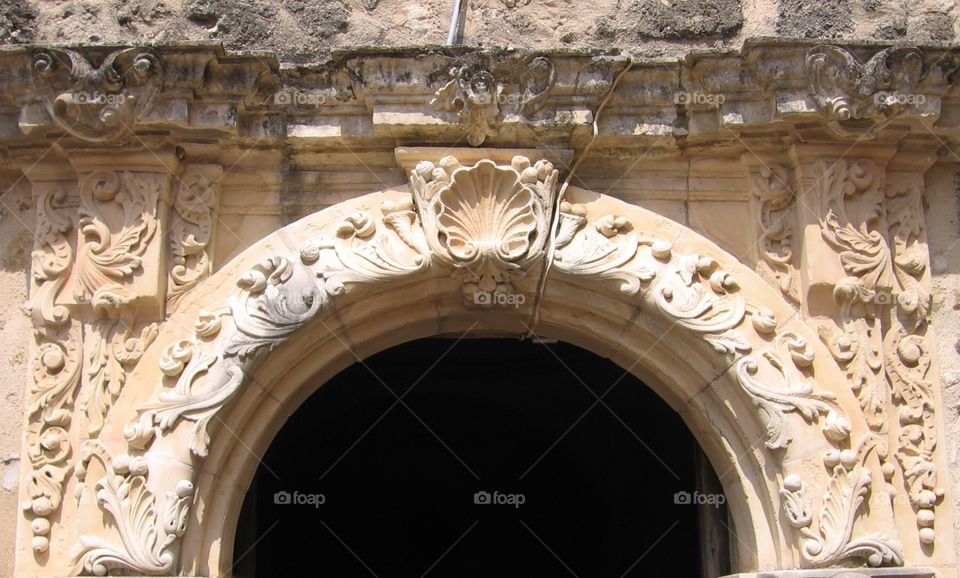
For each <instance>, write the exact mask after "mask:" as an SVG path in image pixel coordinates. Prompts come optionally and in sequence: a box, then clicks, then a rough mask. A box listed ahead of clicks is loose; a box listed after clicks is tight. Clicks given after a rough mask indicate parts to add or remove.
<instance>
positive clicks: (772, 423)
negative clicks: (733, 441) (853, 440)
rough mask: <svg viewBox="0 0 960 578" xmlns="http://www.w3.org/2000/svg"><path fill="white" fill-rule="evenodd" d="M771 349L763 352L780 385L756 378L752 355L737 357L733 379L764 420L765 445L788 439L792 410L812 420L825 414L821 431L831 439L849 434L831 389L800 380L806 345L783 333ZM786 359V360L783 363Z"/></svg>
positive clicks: (809, 359) (809, 358)
mask: <svg viewBox="0 0 960 578" xmlns="http://www.w3.org/2000/svg"><path fill="white" fill-rule="evenodd" d="M775 345H776V348H775V349H771V350H768V351H766V352H764V353H763V357H764V358H765V359H766V360H767V361H768V362H769V363H770V365H771V366H773V367H774V368H775V369H776V371H777V372H778V373H779V375H780V377H781V378H782V380H783V385H782V386H779V387H777V386H771V385H769V384H767V383H766V382H765V381H764V380H761V379H760V378H759V377H758V372H759V364H758V362H757V359H756V358H755V357H752V356H748V357H743V358H741V359H740V360H739V361H738V362H737V365H736V374H737V381H738V382H739V383H740V387H741V388H743V390H744V391H745V392H746V393H747V394H748V395H749V396H750V397H751V399H752V400H753V402H754V403H755V404H756V405H757V407H758V408H760V411H762V412H763V413H764V415H765V416H766V419H767V439H766V442H765V444H766V446H767V447H768V448H770V449H782V448H785V447H787V445H789V444H790V442H791V441H792V439H793V438H792V437H791V434H790V427H789V425H788V423H787V418H786V415H785V414H787V413H790V412H795V413H797V414H799V415H800V416H802V417H803V419H804V420H805V421H806V422H808V423H812V422H815V421H816V420H817V419H818V418H819V416H821V415H825V416H826V419H825V420H824V428H823V433H824V436H825V437H827V438H828V439H830V440H833V441H842V440H844V439H847V438H848V437H849V436H850V431H851V424H850V420H849V419H848V418H847V417H846V416H844V415H843V413H842V412H841V410H840V408H839V407H838V406H837V404H836V396H835V395H834V394H833V393H831V392H817V391H815V389H814V382H813V381H812V380H805V379H803V375H802V373H801V368H804V367H808V366H810V365H811V364H812V363H813V359H814V357H813V356H814V354H813V349H812V348H811V347H810V345H809V344H808V343H807V342H806V341H805V340H804V339H803V338H802V337H800V336H799V335H797V334H795V333H793V332H785V333H781V334H779V335H777V337H776V340H775ZM787 360H789V363H788V362H787Z"/></svg>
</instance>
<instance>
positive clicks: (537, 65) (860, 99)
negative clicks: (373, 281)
mask: <svg viewBox="0 0 960 578" xmlns="http://www.w3.org/2000/svg"><path fill="white" fill-rule="evenodd" d="M628 62H629V59H628V58H626V57H623V56H617V55H614V54H604V53H586V54H584V53H555V54H546V53H532V52H524V51H509V50H508V51H482V50H470V49H464V48H449V49H442V50H440V49H437V50H429V51H425V52H422V53H417V52H413V53H412V52H411V51H410V50H406V51H398V50H366V51H364V52H362V53H356V52H341V53H337V54H336V55H335V57H334V60H333V61H332V62H331V63H329V64H328V65H326V66H324V67H318V68H314V69H300V68H294V69H281V67H280V66H279V64H278V63H277V61H276V60H275V59H274V58H273V57H270V56H268V55H259V54H250V55H236V56H234V55H228V54H226V53H225V52H224V51H223V50H222V48H220V47H218V46H215V45H185V46H170V47H150V48H136V47H134V48H123V49H106V48H100V47H77V48H72V49H66V48H63V49H60V48H15V49H8V50H6V51H4V52H0V68H2V69H5V70H10V71H12V72H13V74H12V75H11V80H10V81H9V82H7V83H5V86H4V88H3V90H2V91H0V137H2V138H14V139H24V137H25V136H26V137H29V139H30V140H33V139H38V140H43V139H45V138H56V137H57V135H58V133H60V132H66V133H68V134H69V135H70V136H72V137H75V138H76V139H77V140H78V141H79V142H87V143H91V142H93V143H102V144H105V145H106V144H110V143H113V144H120V143H123V142H126V141H127V140H129V139H130V137H131V134H133V133H138V134H140V135H141V136H140V138H148V139H149V138H150V137H152V136H153V135H154V134H155V133H156V131H158V130H161V131H165V132H167V133H173V134H181V135H184V136H186V135H189V134H191V133H196V132H197V131H215V132H218V133H221V134H222V135H233V136H237V137H241V138H259V137H268V138H290V139H295V140H296V141H298V142H303V143H317V144H320V143H325V142H333V141H335V140H336V139H340V138H351V139H358V140H365V141H374V142H375V141H378V140H381V139H384V138H397V137H401V138H404V137H409V136H415V135H416V133H417V131H422V130H425V129H429V130H430V131H431V132H432V134H433V137H434V139H438V140H439V141H440V142H446V143H447V144H451V143H455V142H468V143H469V144H470V145H472V146H479V145H481V144H485V143H486V144H488V145H489V144H493V145H495V146H503V145H504V144H509V143H520V142H522V143H527V144H539V143H538V141H539V142H544V143H557V142H568V141H571V140H574V141H576V140H577V139H582V138H585V137H588V136H589V135H590V133H591V129H590V125H591V124H592V122H593V120H594V117H593V112H594V111H595V110H596V109H597V107H598V104H599V102H600V101H601V99H603V98H604V97H605V96H606V93H607V92H608V91H609V90H610V88H611V87H612V84H613V80H614V78H615V77H616V76H617V75H618V74H620V73H621V72H623V71H624V69H625V67H626V66H627V64H628ZM958 66H960V60H958V57H957V55H955V54H953V53H952V52H951V51H949V50H948V49H945V48H941V47H898V48H888V47H886V46H885V45H880V44H870V43H860V44H855V45H831V44H825V45H819V44H816V43H813V42H801V41H791V42H783V41H764V40H759V41H751V42H748V43H747V44H746V45H745V47H744V48H743V50H742V51H741V52H740V53H733V54H730V53H724V54H697V55H694V56H691V57H689V58H687V59H686V60H684V61H683V62H646V61H644V62H638V63H636V64H635V65H634V66H633V67H632V68H631V70H630V71H629V72H627V73H626V76H625V77H624V78H623V81H622V83H621V89H620V90H618V91H616V94H614V95H613V98H612V99H611V101H610V105H609V107H608V110H607V111H606V113H605V118H604V122H603V123H602V124H601V126H599V132H598V136H599V137H600V138H599V143H600V144H603V143H608V144H610V145H615V146H622V145H623V144H631V143H632V144H646V145H649V143H652V142H656V143H657V146H658V147H664V148H676V147H677V146H678V145H679V143H678V140H682V139H685V138H689V137H697V138H698V139H703V140H704V142H710V141H722V140H723V139H724V138H725V137H724V135H725V133H728V132H729V131H733V132H734V133H736V134H738V135H740V137H741V138H743V139H745V140H746V141H750V140H751V139H752V134H751V133H752V132H753V127H756V126H758V125H766V124H769V123H783V127H784V128H786V127H791V128H792V129H793V130H795V131H796V132H797V133H799V134H805V135H807V134H809V135H818V136H819V135H823V134H824V131H826V133H827V134H829V135H830V138H835V139H848V140H851V141H854V140H858V139H860V140H863V139H881V140H882V139H884V138H887V137H888V136H894V137H899V136H900V135H901V134H902V132H903V131H909V132H913V133H915V134H917V135H919V136H923V135H927V134H929V132H928V131H932V132H933V133H934V134H937V135H940V136H941V137H942V138H949V137H952V136H953V135H954V134H955V133H956V127H955V126H954V125H955V124H956V121H955V120H954V119H953V117H952V116H947V117H944V118H942V117H941V110H942V108H943V107H944V106H950V104H951V103H953V102H954V100H955V99H956V98H957V97H956V96H954V95H953V91H951V90H950V87H951V85H952V80H953V76H954V73H955V71H956V69H957V68H958ZM665 135H667V136H670V137H672V138H670V139H668V140H667V142H660V141H659V139H660V137H663V136H665ZM885 135H887V136H885Z"/></svg>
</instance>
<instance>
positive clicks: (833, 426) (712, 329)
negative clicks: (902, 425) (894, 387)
mask: <svg viewBox="0 0 960 578" xmlns="http://www.w3.org/2000/svg"><path fill="white" fill-rule="evenodd" d="M588 224H589V221H588V219H587V217H586V210H585V208H584V207H583V206H578V205H574V204H570V203H567V202H564V203H563V204H562V205H561V209H560V222H559V225H558V228H557V240H556V243H555V245H556V256H555V262H554V267H555V268H556V269H557V270H558V271H562V272H564V273H566V274H568V275H573V276H586V277H592V278H595V279H611V280H616V281H619V282H620V285H619V290H620V292H621V293H623V294H624V295H627V296H634V295H641V296H642V295H647V296H649V298H650V299H651V300H652V302H653V304H654V305H655V306H656V307H658V308H659V309H660V311H661V312H663V313H664V314H665V316H666V318H667V319H670V320H672V321H673V322H674V323H676V324H677V325H679V326H681V327H684V328H685V329H687V330H689V331H693V332H696V333H698V334H700V335H701V336H702V338H703V339H704V341H706V342H707V343H709V344H710V345H711V346H712V347H713V348H714V349H715V350H716V351H717V352H718V353H721V354H726V355H731V356H734V357H738V356H741V355H745V354H748V353H750V352H751V351H752V349H753V347H752V345H751V343H750V341H749V340H748V339H746V337H745V336H744V335H743V333H742V332H741V330H740V329H739V326H740V325H741V323H742V322H743V320H744V318H745V316H746V313H747V310H748V308H751V309H752V311H751V316H752V321H751V323H752V325H753V327H754V329H755V330H756V331H757V332H758V333H759V334H764V335H767V334H774V335H775V336H776V337H775V342H776V346H777V349H778V350H777V351H767V352H765V353H764V354H763V359H765V360H766V361H767V362H768V363H769V364H770V365H771V366H772V367H773V368H774V369H775V370H776V371H777V372H778V374H779V375H780V377H781V378H782V380H783V385H782V386H780V387H776V386H771V385H768V384H767V383H765V382H764V381H762V380H760V379H759V378H758V377H757V374H758V370H759V367H760V366H759V362H758V360H757V358H756V357H753V356H745V357H740V358H739V360H738V361H737V362H736V374H737V379H738V381H739V383H740V386H741V388H742V389H743V390H744V391H745V392H746V393H747V394H748V395H749V396H750V398H751V399H752V400H753V401H754V403H755V404H756V405H757V407H758V408H759V409H760V411H761V412H763V414H764V415H765V416H766V419H767V428H768V429H767V440H766V445H767V447H769V448H771V449H780V448H785V447H787V445H789V443H790V441H791V440H792V437H791V435H790V427H789V425H788V422H787V418H786V416H785V414H786V413H789V412H796V413H797V414H799V415H801V416H802V417H803V418H804V420H805V421H807V422H808V423H812V422H815V421H817V420H818V419H819V417H820V416H822V415H823V416H826V417H825V419H824V426H823V434H824V436H825V437H826V438H827V439H829V440H832V441H842V440H845V439H847V438H848V437H849V435H850V431H851V424H850V420H849V419H848V418H847V417H846V416H845V415H843V413H842V411H841V410H840V408H839V407H838V406H837V405H836V403H835V396H834V395H833V394H832V393H829V392H817V391H815V383H814V382H813V381H812V380H804V379H803V376H802V374H800V375H798V373H799V372H800V370H801V369H802V368H806V367H808V366H810V365H811V364H812V363H813V349H812V348H811V347H810V345H809V344H808V343H806V342H805V341H804V340H803V339H802V338H801V337H799V336H798V335H796V334H795V333H792V332H785V333H780V334H777V333H776V329H777V322H776V318H775V317H774V316H773V314H772V313H771V312H769V311H766V310H762V309H757V308H756V307H755V306H751V307H748V304H747V302H746V299H745V298H744V297H743V296H741V295H739V294H738V293H737V292H738V289H739V285H738V284H737V281H736V280H735V279H734V278H733V276H732V275H730V274H729V273H727V272H725V271H723V270H722V269H720V268H719V267H718V264H717V262H716V261H715V260H714V259H712V258H710V257H705V256H701V255H696V254H693V255H677V254H675V252H674V251H673V248H672V246H671V244H670V243H669V242H667V241H666V240H664V239H661V238H659V237H656V236H652V235H642V234H639V233H637V232H635V231H633V227H632V225H631V223H630V222H629V221H628V220H627V219H625V218H623V217H618V216H616V215H605V216H603V217H601V218H599V219H596V221H595V222H594V223H593V226H592V227H591V226H588ZM788 363H789V364H790V367H788Z"/></svg>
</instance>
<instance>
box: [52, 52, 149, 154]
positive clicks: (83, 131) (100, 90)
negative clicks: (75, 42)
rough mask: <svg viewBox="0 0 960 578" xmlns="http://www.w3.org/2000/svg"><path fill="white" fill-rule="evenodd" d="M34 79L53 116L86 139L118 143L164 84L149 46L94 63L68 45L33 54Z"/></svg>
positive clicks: (59, 123) (69, 130)
mask: <svg viewBox="0 0 960 578" xmlns="http://www.w3.org/2000/svg"><path fill="white" fill-rule="evenodd" d="M33 83H34V86H36V87H37V90H38V91H39V93H40V94H41V95H42V97H43V102H44V105H45V106H46V109H47V112H48V114H49V115H50V118H52V119H53V121H54V122H55V123H56V124H57V126H59V127H60V128H62V129H63V130H65V131H66V132H67V133H69V134H70V135H71V136H74V137H77V138H80V139H83V140H85V141H89V142H96V143H104V142H111V141H112V142H122V141H123V140H124V139H126V138H128V137H129V136H130V135H131V134H132V133H133V130H134V128H135V127H136V123H137V119H140V118H143V117H145V116H146V115H147V114H148V113H149V111H150V110H151V109H152V107H153V104H154V101H155V99H156V96H157V95H158V94H159V93H160V90H161V89H162V88H163V65H162V64H161V62H160V59H159V58H158V57H157V56H156V55H154V54H152V53H151V52H150V51H148V50H143V49H141V48H130V49H124V50H118V51H116V52H112V53H110V54H109V55H107V57H106V58H104V60H103V61H102V62H100V63H99V64H98V65H95V64H94V63H92V62H90V61H88V60H87V59H86V58H85V57H84V56H83V55H81V54H79V53H78V52H75V51H72V50H52V49H51V50H42V51H38V52H36V53H35V54H34V70H33Z"/></svg>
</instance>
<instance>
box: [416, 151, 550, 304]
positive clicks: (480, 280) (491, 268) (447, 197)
mask: <svg viewBox="0 0 960 578" xmlns="http://www.w3.org/2000/svg"><path fill="white" fill-rule="evenodd" d="M557 175H558V172H557V170H556V169H554V168H553V164H551V163H550V162H548V161H537V163H535V164H533V165H531V164H530V160H529V159H528V158H526V157H522V156H517V157H514V158H513V161H512V163H511V164H510V165H509V166H506V165H497V164H496V163H494V162H493V161H490V160H482V161H480V162H478V163H476V164H475V165H473V166H469V167H464V166H461V165H460V162H459V161H458V160H457V159H456V158H454V157H445V158H443V159H441V160H440V163H439V166H438V165H434V164H433V163H431V162H422V163H420V164H418V165H417V167H416V169H414V170H413V171H412V172H411V175H410V185H411V188H412V189H413V197H414V200H415V202H416V206H417V210H418V212H419V214H420V216H421V218H422V220H423V223H422V224H423V230H424V235H425V237H426V241H427V244H428V245H429V247H430V249H431V251H432V253H433V255H434V256H435V257H436V258H437V259H439V260H440V261H441V262H442V263H444V264H445V265H447V266H449V267H452V268H453V270H454V274H455V275H456V276H457V277H458V278H460V279H462V280H463V293H464V297H465V302H466V303H467V304H475V303H477V302H478V301H480V302H481V303H491V302H492V301H493V300H490V299H487V300H484V299H479V300H478V299H476V295H478V294H486V295H489V294H492V293H500V294H512V293H513V292H514V291H515V287H514V285H513V282H514V281H515V280H517V279H519V278H521V277H523V276H525V275H526V274H527V273H528V272H529V271H530V267H531V266H532V265H533V264H534V263H540V262H542V260H543V256H544V248H545V247H546V243H547V239H548V236H549V226H550V215H551V212H552V209H553V206H554V202H555V197H556V193H557Z"/></svg>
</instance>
